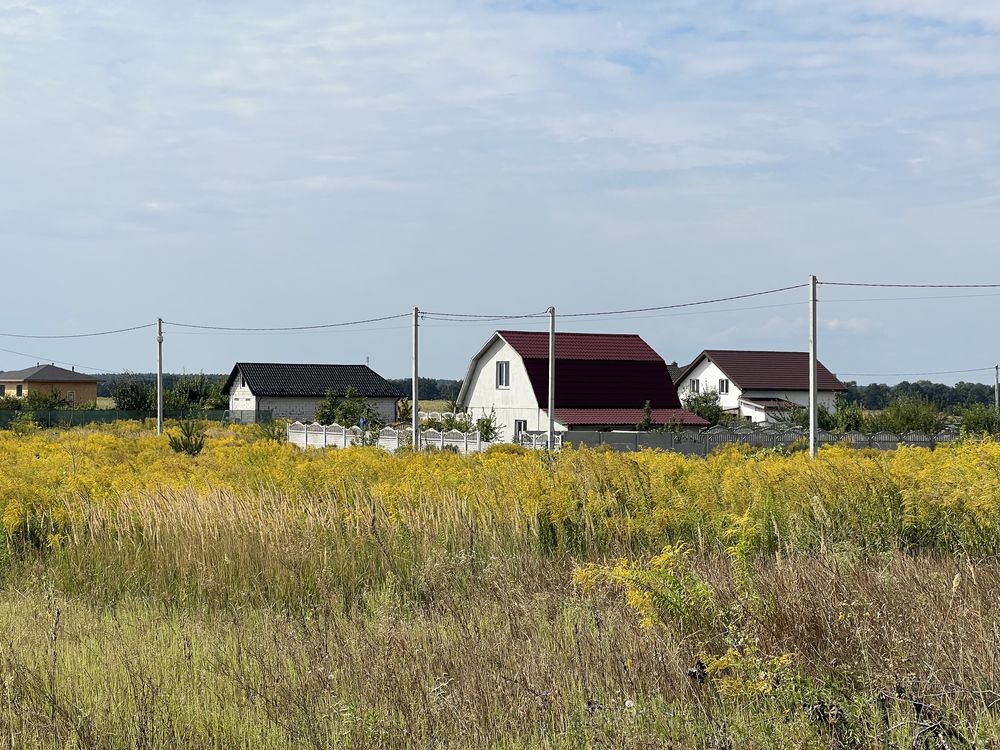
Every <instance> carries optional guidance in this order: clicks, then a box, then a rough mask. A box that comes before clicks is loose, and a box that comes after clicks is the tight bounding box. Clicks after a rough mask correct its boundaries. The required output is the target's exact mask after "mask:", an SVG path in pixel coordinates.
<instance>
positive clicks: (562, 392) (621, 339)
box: [497, 331, 681, 424]
mask: <svg viewBox="0 0 1000 750" xmlns="http://www.w3.org/2000/svg"><path fill="white" fill-rule="evenodd" d="M497 335H498V336H500V337H501V338H502V339H503V340H504V341H506V342H507V343H508V344H510V345H511V347H513V349H514V350H515V351H516V352H517V353H518V355H520V357H521V359H522V360H523V361H524V367H525V370H526V371H527V373H528V379H529V380H530V381H531V388H532V390H533V391H534V393H535V399H536V400H537V402H538V405H539V407H541V408H545V406H547V404H548V401H549V378H548V369H549V334H548V333H547V332H540V331H497ZM647 401H649V403H650V405H651V406H652V407H653V408H654V409H680V406H681V402H680V399H678V397H677V389H676V388H674V384H673V380H671V378H670V372H669V371H668V370H667V365H666V363H665V362H664V361H663V358H662V357H660V355H659V354H657V353H656V352H655V351H653V349H652V347H650V345H649V344H647V343H646V342H645V341H643V340H642V338H641V337H640V336H637V335H635V334H619V333H556V408H557V409H564V408H565V409H574V408H575V409H640V410H641V409H642V408H643V406H644V405H645V404H646V402H647ZM639 418H640V419H641V418H642V416H641V415H640V417H639ZM636 421H638V420H636ZM602 424H603V423H602Z"/></svg>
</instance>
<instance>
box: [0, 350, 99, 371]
mask: <svg viewBox="0 0 1000 750" xmlns="http://www.w3.org/2000/svg"><path fill="white" fill-rule="evenodd" d="M0 352H4V353H5V354H16V355H17V356H18V357H27V358H28V359H33V360H35V361H36V362H51V363H52V364H55V365H69V366H70V367H78V368H80V369H81V370H92V371H93V372H116V370H115V369H114V368H110V367H88V366H87V365H81V364H78V363H76V362H63V361H61V360H58V359H52V358H50V357H42V356H40V355H38V354H26V353H25V352H15V351H14V350H12V349H0Z"/></svg>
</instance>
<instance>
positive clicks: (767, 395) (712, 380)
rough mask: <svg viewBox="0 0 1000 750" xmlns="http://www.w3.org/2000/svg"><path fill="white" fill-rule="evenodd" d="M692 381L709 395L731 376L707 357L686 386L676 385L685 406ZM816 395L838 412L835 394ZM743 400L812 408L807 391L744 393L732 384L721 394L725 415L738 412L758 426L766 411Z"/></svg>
mask: <svg viewBox="0 0 1000 750" xmlns="http://www.w3.org/2000/svg"><path fill="white" fill-rule="evenodd" d="M693 379H696V380H698V386H699V392H700V393H707V392H708V391H718V390H719V380H721V379H728V376H727V375H726V373H724V372H723V371H722V370H721V369H719V367H718V366H717V365H716V364H715V363H714V362H712V361H711V360H710V359H709V358H708V357H705V358H704V359H703V360H702V361H701V362H699V363H698V365H697V366H696V367H695V368H694V370H692V371H691V372H690V373H689V374H688V376H687V377H686V378H685V379H684V380H683V382H680V383H678V384H677V396H678V397H679V398H680V400H681V403H682V404H683V403H684V397H685V396H687V395H688V394H689V393H690V392H691V380H693ZM817 395H818V397H819V405H820V406H824V407H826V408H827V409H828V410H830V411H831V412H833V411H836V399H837V393H836V391H819V393H818V394H817ZM741 397H742V398H744V399H750V400H753V399H754V398H761V399H773V398H778V399H784V400H785V401H791V402H792V403H794V404H798V405H799V406H802V407H804V408H808V407H809V392H808V391H764V390H755V389H748V390H745V391H744V390H742V389H741V388H740V387H739V386H738V385H737V384H736V383H734V382H732V381H730V383H729V393H720V394H719V404H720V405H721V406H722V408H723V409H725V410H726V411H730V412H737V413H738V414H739V415H740V416H741V417H744V418H748V419H749V420H750V421H751V422H755V423H756V422H765V421H767V419H766V415H765V413H764V411H763V410H762V409H758V408H754V407H752V406H749V405H747V404H743V403H741V402H740V398H741Z"/></svg>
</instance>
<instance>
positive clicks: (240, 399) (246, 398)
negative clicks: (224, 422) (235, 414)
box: [229, 376, 257, 411]
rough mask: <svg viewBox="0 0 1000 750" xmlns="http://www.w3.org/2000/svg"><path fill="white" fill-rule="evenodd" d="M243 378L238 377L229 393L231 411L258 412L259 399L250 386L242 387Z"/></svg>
mask: <svg viewBox="0 0 1000 750" xmlns="http://www.w3.org/2000/svg"><path fill="white" fill-rule="evenodd" d="M241 382H242V381H241V378H240V377H239V376H237V378H236V380H235V381H234V382H233V387H232V389H231V390H230V391H229V410H230V411H256V410H257V397H256V396H254V395H253V393H252V392H251V391H250V388H249V386H246V385H241V384H240V383H241Z"/></svg>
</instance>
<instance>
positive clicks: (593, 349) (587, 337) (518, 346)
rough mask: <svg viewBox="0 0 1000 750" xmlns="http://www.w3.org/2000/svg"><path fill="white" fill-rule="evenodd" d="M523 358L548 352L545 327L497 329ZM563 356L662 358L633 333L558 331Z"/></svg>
mask: <svg viewBox="0 0 1000 750" xmlns="http://www.w3.org/2000/svg"><path fill="white" fill-rule="evenodd" d="M497 333H499V334H500V335H501V336H502V337H503V338H504V340H505V341H506V342H507V343H508V344H510V345H511V346H512V347H514V349H515V351H517V353H518V354H520V355H521V358H522V359H535V358H542V359H548V356H549V334H548V333H547V332H544V331H497ZM562 359H600V360H605V359H614V360H622V361H631V362H662V361H663V358H662V357H660V355H659V354H657V353H656V352H655V351H653V348H652V347H651V346H650V345H649V344H647V343H646V342H645V341H643V340H642V337H640V336H637V335H636V334H634V333H568V332H557V333H556V361H557V362H558V361H559V360H562Z"/></svg>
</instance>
